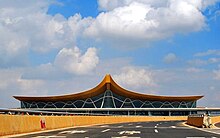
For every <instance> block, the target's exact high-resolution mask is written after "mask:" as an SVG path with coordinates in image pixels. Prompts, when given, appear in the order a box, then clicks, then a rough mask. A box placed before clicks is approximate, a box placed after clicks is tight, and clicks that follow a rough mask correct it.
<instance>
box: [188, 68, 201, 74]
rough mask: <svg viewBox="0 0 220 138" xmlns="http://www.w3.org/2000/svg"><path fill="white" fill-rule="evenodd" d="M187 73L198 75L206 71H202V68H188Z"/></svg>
mask: <svg viewBox="0 0 220 138" xmlns="http://www.w3.org/2000/svg"><path fill="white" fill-rule="evenodd" d="M186 71H187V72H190V73H198V72H202V71H204V70H203V69H200V68H195V67H190V68H187V69H186Z"/></svg>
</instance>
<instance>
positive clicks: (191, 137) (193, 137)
mask: <svg viewBox="0 0 220 138" xmlns="http://www.w3.org/2000/svg"><path fill="white" fill-rule="evenodd" d="M186 138H205V137H186Z"/></svg>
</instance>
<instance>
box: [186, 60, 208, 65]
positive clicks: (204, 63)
mask: <svg viewBox="0 0 220 138" xmlns="http://www.w3.org/2000/svg"><path fill="white" fill-rule="evenodd" d="M188 64H190V65H192V66H203V65H207V64H208V62H207V61H206V60H201V59H192V60H189V61H188Z"/></svg>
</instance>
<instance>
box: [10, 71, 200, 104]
mask: <svg viewBox="0 0 220 138" xmlns="http://www.w3.org/2000/svg"><path fill="white" fill-rule="evenodd" d="M107 89H109V90H111V91H112V92H113V93H116V94H118V95H120V96H124V97H127V98H131V99H140V100H148V101H196V100H198V99H200V98H202V97H203V96H178V97H177V96H157V95H147V94H141V93H137V92H133V91H129V90H126V89H124V88H122V87H120V86H119V85H118V84H117V83H116V82H115V81H114V80H113V79H112V77H111V75H109V74H108V75H106V76H105V78H104V79H103V80H102V82H101V83H99V84H98V85H97V86H96V87H94V88H92V89H90V90H87V91H84V92H79V93H76V94H68V95H61V96H47V97H27V96H13V97H14V98H15V99H17V100H20V101H67V100H77V99H86V98H91V97H93V96H97V95H99V94H101V93H104V92H105V91H106V90H107Z"/></svg>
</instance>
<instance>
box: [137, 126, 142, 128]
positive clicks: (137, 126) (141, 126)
mask: <svg viewBox="0 0 220 138" xmlns="http://www.w3.org/2000/svg"><path fill="white" fill-rule="evenodd" d="M135 127H136V128H140V127H143V126H135Z"/></svg>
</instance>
